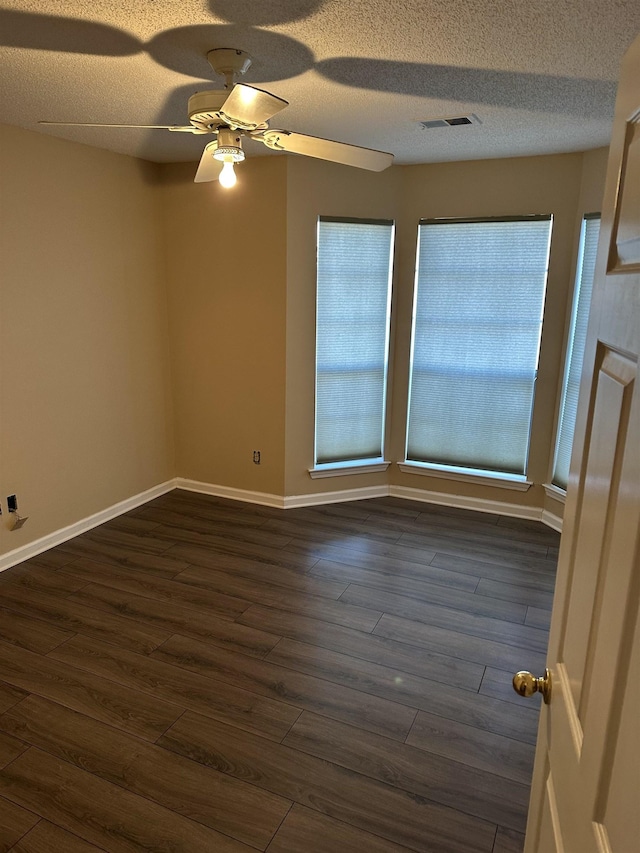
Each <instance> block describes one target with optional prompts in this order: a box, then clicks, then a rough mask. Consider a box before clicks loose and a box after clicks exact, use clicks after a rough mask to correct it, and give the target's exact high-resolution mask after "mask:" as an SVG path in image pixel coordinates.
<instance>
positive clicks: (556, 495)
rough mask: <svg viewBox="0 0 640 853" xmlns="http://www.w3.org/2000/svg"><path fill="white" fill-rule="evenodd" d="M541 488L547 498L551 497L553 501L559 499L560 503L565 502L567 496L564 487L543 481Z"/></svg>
mask: <svg viewBox="0 0 640 853" xmlns="http://www.w3.org/2000/svg"><path fill="white" fill-rule="evenodd" d="M542 488H543V489H544V491H545V494H546V496H547V497H548V498H553V500H554V501H560V503H564V502H565V500H566V498H567V492H566V489H562V488H560V486H556V484H555V483H543V484H542Z"/></svg>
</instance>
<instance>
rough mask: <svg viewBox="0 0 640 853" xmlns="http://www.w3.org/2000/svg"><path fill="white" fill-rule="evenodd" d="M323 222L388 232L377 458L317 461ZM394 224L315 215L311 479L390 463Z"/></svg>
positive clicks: (369, 470)
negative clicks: (380, 229) (387, 230)
mask: <svg viewBox="0 0 640 853" xmlns="http://www.w3.org/2000/svg"><path fill="white" fill-rule="evenodd" d="M322 223H336V224H347V225H349V224H352V225H376V226H384V227H385V228H389V229H390V235H389V236H390V242H389V259H388V272H387V294H386V305H385V337H384V362H383V380H382V416H381V423H380V448H381V452H380V455H379V456H375V457H362V458H360V457H359V458H354V459H346V460H337V461H326V462H318V379H319V368H318V328H319V327H318V299H319V252H320V239H321V237H320V235H321V226H322ZM395 243H396V223H395V220H393V219H379V218H371V217H352V216H318V219H317V224H316V303H315V304H316V319H315V335H316V338H315V361H314V430H313V459H314V465H313V467H312V468H310V469H309V474H310V476H311V477H312V478H313V479H317V478H323V477H333V476H344V475H349V474H356V473H375V472H378V471H386V469H387V468H388V467H389V465H390V464H391V463H390V462H388V461H386V460H385V458H384V456H385V446H386V439H387V420H388V398H389V362H390V341H391V304H392V290H393V276H394V261H395Z"/></svg>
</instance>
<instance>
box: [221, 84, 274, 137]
mask: <svg viewBox="0 0 640 853" xmlns="http://www.w3.org/2000/svg"><path fill="white" fill-rule="evenodd" d="M288 106H289V101H285V100H283V98H278V96H277V95H272V94H271V93H270V92H264V91H263V90H262V89H256V88H254V87H253V86H247V85H246V83H236V85H235V86H234V87H233V89H232V90H231V94H230V95H229V97H228V98H227V99H226V101H225V102H224V104H223V105H222V106H221V107H220V110H219V112H220V115H221V116H222V117H223V118H225V119H227V120H228V121H229V123H230V124H232V125H235V126H236V127H240V128H242V129H243V130H255V128H257V127H259V126H260V125H261V124H264V123H265V122H266V121H269V119H270V118H271V117H272V116H274V115H275V114H276V113H279V112H280V110H283V109H284V108H285V107H288Z"/></svg>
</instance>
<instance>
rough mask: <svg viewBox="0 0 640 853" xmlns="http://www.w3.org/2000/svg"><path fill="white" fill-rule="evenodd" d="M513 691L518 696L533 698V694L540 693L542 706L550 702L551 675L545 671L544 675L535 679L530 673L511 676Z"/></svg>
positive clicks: (518, 673)
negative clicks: (542, 701)
mask: <svg viewBox="0 0 640 853" xmlns="http://www.w3.org/2000/svg"><path fill="white" fill-rule="evenodd" d="M513 689H514V690H515V691H516V693H517V694H518V695H519V696H526V697H527V698H528V697H529V696H533V694H534V693H542V698H543V699H544V704H545V705H548V704H549V702H550V701H551V673H550V672H549V670H548V669H545V671H544V675H543V676H541V677H540V678H536V677H535V675H531V673H530V672H526V671H523V672H516V674H515V675H514V676H513Z"/></svg>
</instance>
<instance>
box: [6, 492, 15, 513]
mask: <svg viewBox="0 0 640 853" xmlns="http://www.w3.org/2000/svg"><path fill="white" fill-rule="evenodd" d="M7 509H8V510H9V512H18V498H17V497H16V496H15V495H9V496H8V498H7Z"/></svg>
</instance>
